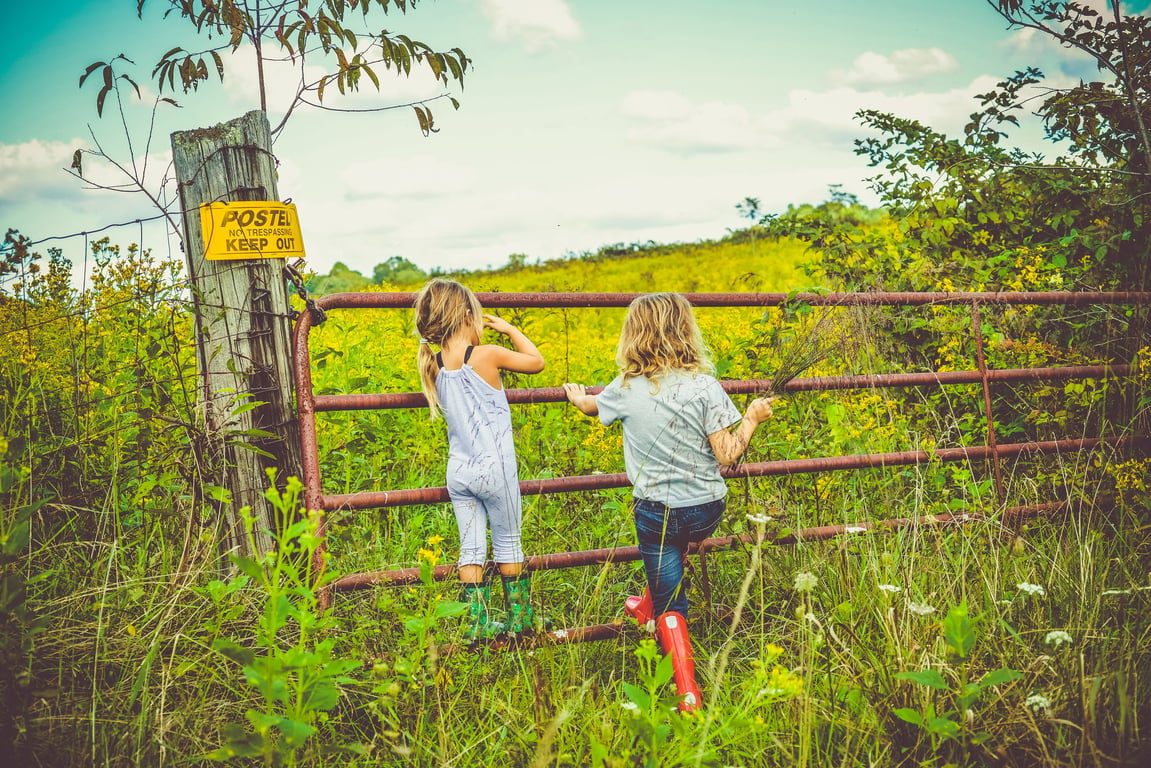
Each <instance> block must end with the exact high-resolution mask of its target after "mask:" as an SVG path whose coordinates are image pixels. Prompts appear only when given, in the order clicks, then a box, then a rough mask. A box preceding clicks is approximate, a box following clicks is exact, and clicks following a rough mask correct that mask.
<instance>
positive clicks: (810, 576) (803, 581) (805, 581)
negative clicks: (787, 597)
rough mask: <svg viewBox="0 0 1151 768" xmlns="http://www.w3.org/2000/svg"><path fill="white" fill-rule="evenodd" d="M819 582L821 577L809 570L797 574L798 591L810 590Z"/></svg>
mask: <svg viewBox="0 0 1151 768" xmlns="http://www.w3.org/2000/svg"><path fill="white" fill-rule="evenodd" d="M818 583H819V578H818V577H817V576H816V575H815V574H814V573H811V572H809V571H800V572H799V573H797V574H795V590H796V591H797V592H810V591H811V590H813V589H815V585H816V584H818Z"/></svg>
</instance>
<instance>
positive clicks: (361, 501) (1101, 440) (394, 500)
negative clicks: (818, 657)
mask: <svg viewBox="0 0 1151 768" xmlns="http://www.w3.org/2000/svg"><path fill="white" fill-rule="evenodd" d="M1135 441H1136V439H1135V438H1133V437H1089V438H1079V439H1074V440H1046V441H1041V442H1034V443H1007V444H1004V445H1001V446H998V447H997V450H998V451H999V455H1000V456H1021V455H1028V454H1049V453H1071V452H1074V451H1085V450H1090V449H1092V448H1095V447H1098V446H1100V445H1111V446H1115V447H1125V446H1129V445H1133V444H1134V442H1135ZM991 456H992V452H991V448H990V447H989V446H986V445H976V446H970V447H960V448H936V449H935V450H932V451H896V452H893V453H863V454H856V455H853V456H823V457H818V458H811V459H781V460H779V461H759V462H751V463H747V464H737V465H735V466H733V467H725V468H723V469H722V470H721V474H722V475H723V476H724V477H726V478H729V479H730V478H738V477H770V476H778V475H796V474H807V473H814V472H832V471H836V470H845V469H871V468H875V467H899V466H909V465H914V464H925V463H927V462H929V461H931V460H933V459H934V460H937V461H942V462H945V463H946V462H953V461H982V460H985V459H989V458H991ZM630 484H631V483H630V482H629V481H628V479H627V475H626V474H624V473H623V472H613V473H610V474H599V475H573V476H570V477H552V478H546V479H540V480H521V481H520V493H521V494H522V495H524V496H535V495H539V494H546V493H568V492H573V491H594V490H602V489H604V488H626V487H627V486H629V485H630ZM321 499H322V502H321V506H320V507H317V509H327V510H350V509H380V508H383V507H400V506H407V505H409V504H439V503H442V502H446V501H448V489H447V488H446V487H443V486H440V487H436V488H408V489H403V490H396V491H366V492H363V493H344V494H332V495H325V496H322V497H321Z"/></svg>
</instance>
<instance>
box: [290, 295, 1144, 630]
mask: <svg viewBox="0 0 1151 768" xmlns="http://www.w3.org/2000/svg"><path fill="white" fill-rule="evenodd" d="M476 295H477V297H478V298H479V300H480V303H481V304H482V305H483V306H484V308H485V309H500V308H503V309H507V308H604V307H626V306H627V305H628V304H630V303H631V301H632V300H633V299H634V298H636V297H637V296H639V295H641V294H637V293H484V292H478V293H477V294H476ZM683 295H684V296H685V297H686V298H687V300H688V301H689V302H691V304H692V305H693V306H696V307H760V308H767V307H780V306H783V305H786V304H789V303H794V302H804V303H806V304H808V305H811V306H826V307H851V306H891V307H916V306H932V305H934V306H966V307H969V308H970V312H971V327H972V334H973V338H974V340H975V351H976V360H975V362H976V367H975V368H974V369H972V370H966V371H939V372H926V373H897V374H870V375H850V376H817V377H808V378H796V379H793V380H792V381H790V382H788V383H787V384H786V385H785V386H784V387H783V390H784V391H785V392H801V391H828V390H850V389H865V388H867V389H869V388H886V387H942V386H949V385H957V384H981V385H982V394H983V411H984V417H985V418H986V421H987V438H986V443H985V444H984V445H981V446H972V447H960V448H939V449H935V450H933V451H902V452H895V453H878V454H857V455H850V456H826V457H819V458H806V459H790V460H781V461H764V462H754V463H746V464H739V465H736V466H733V467H727V468H725V469H724V470H723V474H724V476H725V477H727V478H743V477H764V476H771V475H791V474H803V473H816V472H829V471H835V470H852V469H863V468H871V467H897V466H907V465H916V464H923V463H926V462H928V461H939V462H962V461H968V462H974V461H985V462H988V463H989V464H990V467H991V471H992V476H993V478H994V481H995V488H996V493H997V498H998V500H999V505H1000V506H999V509H998V510H997V511H998V513H999V514H1000V515H1001V516H1002V517H1003V518H1005V519H1018V518H1023V517H1029V516H1034V515H1038V514H1042V513H1045V512H1051V511H1055V510H1059V509H1062V508H1064V507H1066V506H1067V502H1066V501H1053V502H1049V503H1045V504H1035V505H1028V506H1018V507H1005V506H1004V489H1003V478H1002V471H1001V459H1003V458H1006V457H1013V456H1023V455H1040V454H1053V453H1063V452H1074V451H1086V450H1092V449H1097V448H1101V447H1104V446H1110V447H1112V448H1114V449H1128V448H1131V447H1133V446H1134V445H1135V444H1136V443H1140V442H1142V441H1143V440H1144V439H1145V436H1138V437H1133V436H1097V437H1088V438H1078V439H1065V440H1050V441H1039V442H1025V443H1006V444H1004V443H999V442H998V441H997V439H996V432H995V420H994V418H993V416H992V411H991V386H992V385H993V384H995V383H1001V382H1042V381H1060V380H1074V379H1099V378H1105V377H1123V376H1128V375H1131V374H1132V369H1131V366H1130V365H1128V364H1125V363H1121V364H1115V365H1093V366H1065V367H1054V368H1018V369H991V368H988V366H987V364H986V362H985V359H984V342H983V334H982V322H981V313H980V307H981V305H1025V306H1026V305H1030V306H1035V305H1058V306H1086V305H1145V304H1147V303H1148V302H1149V300H1151V292H982V293H926V292H925V293H880V292H873V293H827V294H819V293H787V294H785V293H684V294H683ZM414 298H415V294H413V293H335V294H330V295H327V296H323V297H320V298H318V299H315V300H309V301H308V305H309V310H310V311H305V312H303V313H301V314H300V316H299V318H298V320H297V322H296V326H295V329H294V333H293V338H292V346H293V356H294V361H293V364H294V375H295V386H296V393H297V399H298V404H299V422H300V440H301V443H302V448H303V451H302V453H303V462H304V467H303V469H304V483H305V486H306V489H305V502H306V504H307V506H308V508H309V509H315V510H321V511H322V512H323V513H324V514H325V516H326V514H327V513H328V512H333V511H337V510H365V509H377V508H382V507H393V506H403V505H411V504H432V503H440V502H447V501H448V492H447V488H446V487H435V488H410V489H393V490H381V491H373V492H365V493H352V494H326V493H324V491H323V478H322V476H321V473H320V460H319V452H318V450H319V447H318V444H317V439H316V414H317V413H319V412H327V411H355V410H371V409H395V408H422V407H426V406H427V402H426V400H425V399H424V396H423V394H422V393H418V392H408V393H380V394H346V395H316V394H314V392H313V387H312V372H311V356H310V353H309V349H308V338H309V333H310V331H311V329H312V327H313V325H314V324H315V322H316V318H317V317H319V318H321V319H322V318H323V316H324V314H325V313H327V312H330V311H333V310H357V309H410V308H411V307H412V303H413V300H414ZM721 383H722V385H723V388H724V390H725V391H726V392H727V393H728V394H754V393H758V392H762V391H765V390H766V389H767V387H768V386H769V385H770V381H769V380H734V381H722V382H721ZM597 391H598V389H596V388H589V392H593V393H594V392H597ZM507 398H508V402H509V403H511V404H512V405H518V404H527V403H556V402H566V400H567V398H566V396H565V395H564V391H563V389H562V388H561V387H538V388H530V389H509V390H507ZM628 485H629V483H628V479H627V476H626V475H625V474H623V473H614V474H595V475H583V476H575V477H557V478H547V479H538V480H522V481H521V482H520V490H521V493H522V494H524V495H532V494H547V493H563V492H572V491H587V490H595V489H605V488H621V487H626V486H628ZM979 517H983V515H982V514H961V515H952V514H940V515H929V516H923V517H915V518H896V519H889V520H882V521H878V522H876V521H871V522H868V521H860V522H858V523H856V524H854V525H827V526H819V527H814V528H805V529H802V530H798V531H795V532H793V533H791V534H789V535H787V536H785V537H780V538H775V539H768V540H767V542H766V543H769V544H779V545H783V544H791V543H796V542H799V541H815V540H820V539H828V538H832V537H835V536H838V535H840V534H842V533H844V531H845V529H847V528H855V527H858V528H864V529H869V528H884V529H893V528H898V527H903V526H909V525H940V524H947V523H961V522H965V521H967V520H972V519H977V518H979ZM325 533H326V525H325V523H324V522H321V524H320V531H319V534H320V536H321V538H323V537H324V536H325ZM753 542H754V537H753V536H751V535H750V534H743V535H738V536H727V537H716V538H711V539H707V540H705V541H703V542H700V543H699V545H698V546H696V545H693V546H692V549H691V554H697V555H698V556H699V558H700V561H701V562H700V565H701V571H702V574H703V575H704V578H705V584H706V574H707V563H706V553H708V552H711V551H715V550H721V549H728V548H732V547H738V546H743V545H745V544H750V543H753ZM325 548H326V542H325V541H322V543H321V545H320V548H319V549H318V550H317V552H316V562H315V567H316V568H317V569H319V568H322V558H323V554H324V551H325ZM639 559H640V556H639V548H638V547H635V546H631V547H612V548H608V549H596V550H584V551H579V552H558V553H551V554H539V555H532V556H529V558H528V560H527V567H528V568H530V569H534V570H543V569H552V568H569V567H574V566H585V565H600V564H605V563H613V562H625V561H631V560H639ZM454 572H455V566H454V565H440V566H436V568H435V569H434V577H435V579H437V580H443V579H447V578H449V577H451V576H452V575H453V574H454ZM419 576H420V569H419V568H417V567H411V568H402V569H396V570H387V571H375V572H370V573H357V574H348V575H345V576H343V577H341V578H339V579H337V580H335V581H333V582H332V583H331V584H330V585H328V586H327V587H326V588H325V589H324V592H323V593H322V594H321V604H322V605H325V606H326V605H328V603H329V601H330V598H331V594H330V593H331V591H348V590H356V589H363V588H366V587H370V586H375V585H399V584H413V583H416V582H418V581H419ZM623 626H624V625H623V623H622V621H618V620H617V621H616V622H613V623H610V624H599V625H594V626H591V627H579V628H572V629H559V630H555V631H552V632H548V633H544V634H543V635H537V636H536V637H535V638H534V639H533V640H532V641H531V642H532V643H541V642H546V643H561V642H580V641H585V640H596V639H604V638H609V637H614V636H617V635H619V634H620V633H621V632H622V631H623Z"/></svg>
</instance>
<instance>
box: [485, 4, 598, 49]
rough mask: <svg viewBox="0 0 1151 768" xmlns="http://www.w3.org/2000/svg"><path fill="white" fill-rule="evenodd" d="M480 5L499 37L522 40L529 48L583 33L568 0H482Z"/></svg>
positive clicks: (539, 46) (545, 46) (536, 47)
mask: <svg viewBox="0 0 1151 768" xmlns="http://www.w3.org/2000/svg"><path fill="white" fill-rule="evenodd" d="M480 7H481V9H482V10H483V13H484V16H486V17H487V19H488V21H490V22H491V24H492V33H493V34H494V35H495V38H496V39H497V40H500V41H501V42H510V41H517V42H520V43H522V44H523V45H524V47H525V48H526V49H527V50H528V51H533V52H534V51H538V50H541V49H543V48H547V47H549V46H553V45H555V44H556V43H558V42H560V41H564V40H578V39H579V38H580V37H582V36H583V29H582V28H581V27H580V25H579V22H578V21H576V19H575V17H574V16H573V15H572V12H571V9H570V8H569V7H568V4H567V2H566V0H480Z"/></svg>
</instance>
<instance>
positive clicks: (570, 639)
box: [438, 619, 626, 656]
mask: <svg viewBox="0 0 1151 768" xmlns="http://www.w3.org/2000/svg"><path fill="white" fill-rule="evenodd" d="M625 627H626V625H625V624H624V622H623V620H622V619H620V620H616V621H613V622H610V623H608V624H593V625H592V626H590V627H573V628H571V629H553V630H551V631H550V632H537V633H535V634H531V635H524V636H521V637H496V638H493V639H491V640H483V641H480V642H478V643H476V644H475V645H463V644H455V645H443V646H440V647H439V649H438V650H439V654H440V655H441V656H451V655H453V654H456V653H463V652H468V651H477V650H481V649H486V650H492V651H527V650H531V649H533V648H543V647H547V646H551V645H566V644H568V643H588V642H592V641H594V640H612V639H615V638H617V637H620V636H622V635H623V634H624V632H625Z"/></svg>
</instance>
